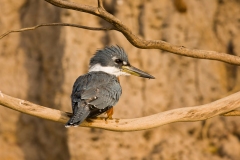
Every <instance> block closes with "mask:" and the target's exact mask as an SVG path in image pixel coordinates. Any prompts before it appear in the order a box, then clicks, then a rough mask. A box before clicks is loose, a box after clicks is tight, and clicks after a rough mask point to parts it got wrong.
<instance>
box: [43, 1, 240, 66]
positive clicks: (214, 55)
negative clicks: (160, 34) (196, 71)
mask: <svg viewBox="0 0 240 160" xmlns="http://www.w3.org/2000/svg"><path fill="white" fill-rule="evenodd" d="M45 1H47V2H49V3H51V4H53V5H55V6H57V7H60V8H66V9H71V10H77V11H80V12H86V13H90V14H93V15H96V16H98V17H100V18H102V19H104V20H106V21H107V22H109V23H111V24H112V25H113V26H114V27H115V29H116V30H117V31H119V32H121V33H122V34H123V35H124V36H125V37H126V38H127V39H128V41H129V42H130V43H131V44H132V45H134V46H135V47H138V48H142V49H162V50H164V51H168V52H172V53H174V54H178V55H181V56H187V57H192V58H200V59H209V60H217V61H222V62H226V63H229V64H234V65H240V57H239V56H235V55H229V54H226V53H218V52H215V51H205V50H197V49H189V48H185V47H184V46H176V45H172V44H170V43H168V42H164V41H161V40H144V39H141V38H140V37H138V36H137V35H135V34H133V33H132V31H131V30H130V29H129V28H128V27H127V26H126V25H124V24H123V23H122V22H121V21H120V20H119V19H117V18H116V17H114V16H113V15H111V14H110V13H108V12H107V11H106V10H105V9H103V8H102V7H103V6H102V2H101V1H98V6H100V7H93V6H88V5H83V4H77V3H74V2H71V1H63V0H45Z"/></svg>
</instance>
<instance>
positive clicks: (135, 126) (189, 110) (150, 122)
mask: <svg viewBox="0 0 240 160" xmlns="http://www.w3.org/2000/svg"><path fill="white" fill-rule="evenodd" d="M1 95H2V96H0V105H3V106H5V107H8V108H10V109H14V110H16V111H19V112H22V113H26V114H29V115H33V116H36V117H40V118H43V119H48V120H52V121H55V122H61V123H66V122H67V121H68V119H69V117H70V115H71V114H69V113H67V112H63V111H60V110H56V109H51V108H47V107H43V106H39V105H36V104H33V103H31V102H28V101H25V100H21V99H17V98H13V97H10V96H8V95H6V94H3V93H2V94H1ZM239 97H240V92H237V93H235V94H232V95H230V96H227V97H225V98H222V99H219V100H217V101H215V102H212V103H208V104H205V105H202V106H194V107H185V108H178V109H173V110H169V111H165V112H161V113H157V114H154V115H151V116H147V117H141V118H134V119H112V120H107V121H105V118H96V119H90V121H85V122H83V123H82V124H81V127H91V128H102V129H106V130H112V131H117V132H127V131H139V130H146V129H151V128H155V127H159V126H162V125H165V124H169V123H173V122H193V121H201V120H206V119H209V118H212V117H214V116H217V115H223V114H224V113H227V112H228V113H227V114H226V115H227V116H229V115H230V114H229V113H230V111H232V110H235V109H237V108H238V107H240V98H239ZM233 112H235V111H232V113H233ZM238 115H239V114H238Z"/></svg>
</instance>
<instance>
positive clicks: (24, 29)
mask: <svg viewBox="0 0 240 160" xmlns="http://www.w3.org/2000/svg"><path fill="white" fill-rule="evenodd" d="M44 26H69V27H76V28H83V29H88V30H95V31H108V30H114V27H111V28H98V27H88V26H82V25H77V24H71V23H44V24H39V25H36V26H33V27H27V28H21V29H17V30H11V31H8V32H6V33H4V34H2V35H0V39H2V38H3V37H5V36H7V35H8V34H10V33H13V32H24V31H29V30H34V29H37V28H39V27H44Z"/></svg>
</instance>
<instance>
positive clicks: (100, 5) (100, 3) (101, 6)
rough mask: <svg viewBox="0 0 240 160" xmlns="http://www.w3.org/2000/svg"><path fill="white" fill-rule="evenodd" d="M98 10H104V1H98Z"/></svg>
mask: <svg viewBox="0 0 240 160" xmlns="http://www.w3.org/2000/svg"><path fill="white" fill-rule="evenodd" d="M98 8H102V9H104V7H103V2H102V0H98Z"/></svg>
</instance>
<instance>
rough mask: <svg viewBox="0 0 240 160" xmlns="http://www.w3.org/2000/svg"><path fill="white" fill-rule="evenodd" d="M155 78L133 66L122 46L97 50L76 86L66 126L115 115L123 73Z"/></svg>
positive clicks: (73, 90) (75, 125)
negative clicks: (120, 77)
mask: <svg viewBox="0 0 240 160" xmlns="http://www.w3.org/2000/svg"><path fill="white" fill-rule="evenodd" d="M129 75H135V76H138V77H142V78H148V79H154V77H153V76H152V75H150V74H148V73H146V72H144V71H141V70H140V69H137V68H135V67H133V66H132V65H131V64H130V62H129V60H128V56H127V53H126V52H125V51H124V49H123V48H122V47H120V46H118V45H115V46H107V47H105V48H103V49H100V50H97V51H96V53H95V54H94V55H93V57H92V58H91V59H90V63H89V70H88V73H86V74H84V75H81V76H79V77H78V78H77V79H76V81H75V83H74V85H73V89H72V94H71V103H72V111H73V114H72V116H71V118H70V119H69V121H68V122H67V123H66V124H65V127H77V126H79V125H80V124H81V123H82V122H83V121H84V120H85V119H88V118H94V117H96V116H98V115H100V114H102V113H105V112H106V113H107V118H109V119H111V118H112V115H113V106H114V105H115V104H116V103H117V102H118V101H119V98H120V96H121V94H122V88H121V85H120V82H119V76H129Z"/></svg>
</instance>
